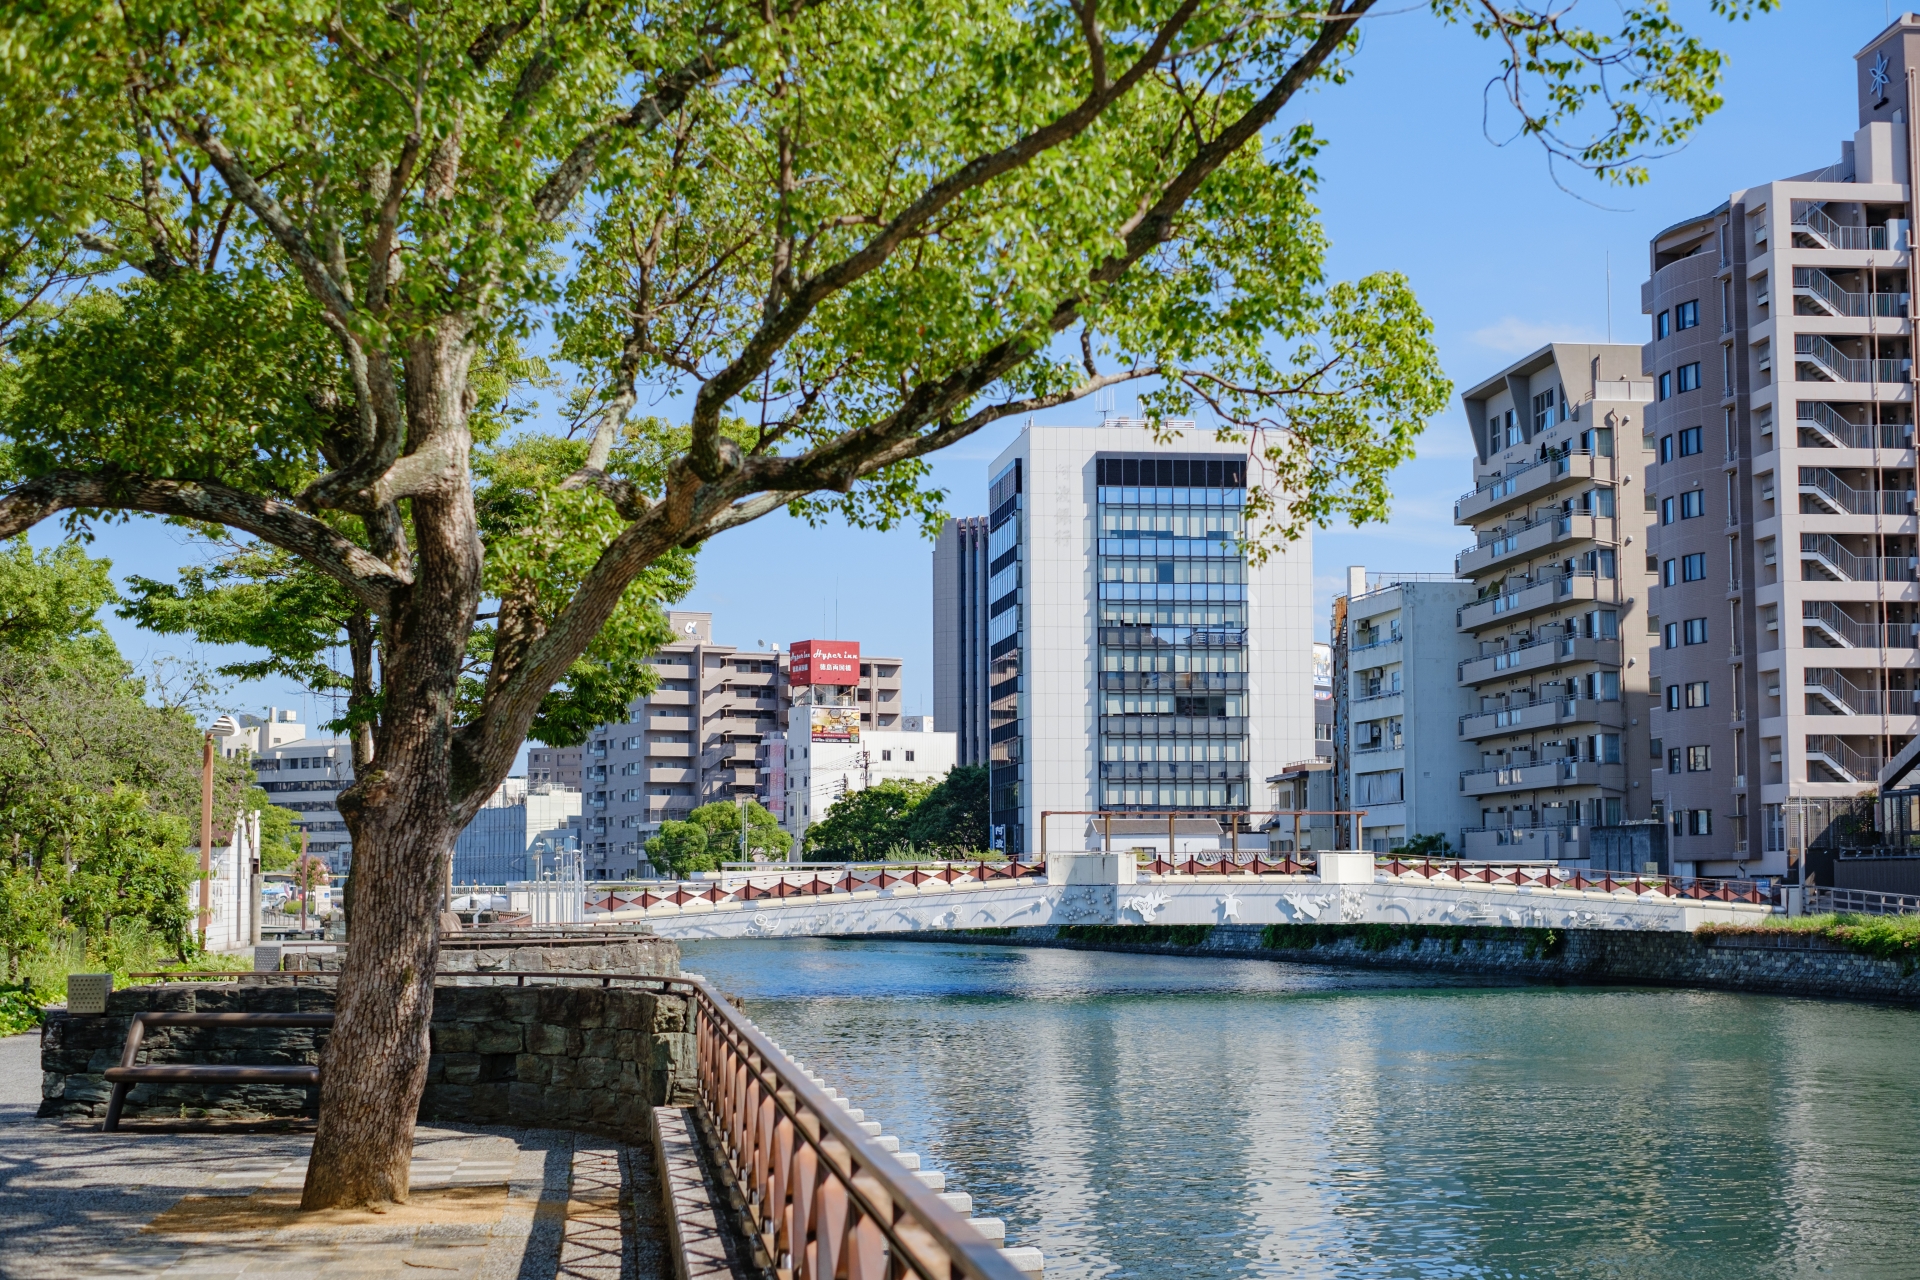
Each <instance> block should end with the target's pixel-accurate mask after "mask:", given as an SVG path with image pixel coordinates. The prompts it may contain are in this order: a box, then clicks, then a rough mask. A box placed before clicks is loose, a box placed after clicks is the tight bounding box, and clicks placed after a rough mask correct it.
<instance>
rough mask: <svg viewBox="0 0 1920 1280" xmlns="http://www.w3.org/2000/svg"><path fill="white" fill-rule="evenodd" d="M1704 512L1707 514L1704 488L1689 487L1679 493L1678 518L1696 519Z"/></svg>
mask: <svg viewBox="0 0 1920 1280" xmlns="http://www.w3.org/2000/svg"><path fill="white" fill-rule="evenodd" d="M1705 514H1707V491H1706V490H1705V489H1689V490H1687V491H1686V492H1685V493H1683V494H1681V495H1680V518H1681V519H1682V520H1697V519H1699V518H1700V517H1701V516H1703V515H1705Z"/></svg>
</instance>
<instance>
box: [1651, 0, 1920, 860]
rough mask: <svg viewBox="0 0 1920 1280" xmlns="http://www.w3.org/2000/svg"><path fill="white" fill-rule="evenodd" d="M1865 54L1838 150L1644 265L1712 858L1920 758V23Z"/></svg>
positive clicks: (1746, 194) (1682, 796) (1658, 442)
mask: <svg viewBox="0 0 1920 1280" xmlns="http://www.w3.org/2000/svg"><path fill="white" fill-rule="evenodd" d="M1854 61H1855V66H1854V77H1855V81H1856V84H1857V87H1858V98H1859V114H1858V121H1857V132H1854V133H1853V134H1852V137H1851V139H1850V140H1846V141H1843V142H1842V143H1841V148H1840V151H1841V154H1840V158H1839V161H1838V163H1835V164H1830V165H1828V166H1826V167H1824V168H1820V169H1816V170H1813V171H1811V172H1807V173H1802V174H1799V175H1797V176H1795V177H1791V178H1783V179H1780V180H1777V181H1773V182H1768V183H1764V184H1761V185H1759V186H1754V187H1749V188H1746V189H1744V190H1741V191H1736V192H1734V193H1732V194H1731V196H1730V197H1729V199H1728V200H1727V202H1726V203H1724V204H1722V205H1720V206H1719V207H1718V208H1716V209H1714V210H1712V211H1710V212H1707V213H1704V214H1701V215H1699V216H1697V217H1694V218H1690V219H1688V220H1687V221H1684V222H1681V223H1679V224H1676V225H1675V226H1672V227H1670V228H1668V229H1667V230H1665V231H1662V232H1661V233H1660V234H1659V235H1657V236H1655V237H1654V238H1653V241H1652V243H1651V245H1650V262H1649V268H1650V275H1651V278H1650V279H1649V280H1648V281H1647V282H1646V283H1645V284H1644V285H1643V286H1642V292H1641V305H1642V309H1643V310H1644V311H1645V312H1646V314H1647V316H1648V318H1649V322H1650V328H1651V333H1650V334H1649V341H1648V343H1647V345H1646V348H1645V353H1644V363H1643V368H1644V370H1645V373H1646V376H1648V377H1650V378H1652V379H1653V380H1654V383H1655V386H1656V388H1657V394H1658V399H1657V400H1656V402H1655V403H1654V404H1653V405H1651V406H1649V413H1648V418H1649V425H1650V432H1651V434H1652V436H1653V437H1654V440H1655V448H1656V459H1655V460H1654V461H1653V462H1652V464H1651V465H1649V467H1648V468H1647V470H1648V473H1649V476H1648V478H1649V482H1650V483H1649V485H1648V491H1649V493H1651V494H1653V495H1654V496H1655V498H1656V501H1657V504H1658V511H1659V520H1658V523H1657V524H1656V525H1655V526H1654V528H1653V530H1652V531H1651V536H1650V547H1649V549H1650V551H1651V552H1652V553H1653V554H1654V557H1655V559H1656V560H1657V561H1658V562H1659V564H1660V566H1661V574H1662V577H1661V581H1660V586H1659V589H1658V592H1657V602H1658V603H1657V606H1656V610H1655V612H1656V613H1657V614H1658V615H1659V621H1660V627H1661V637H1660V639H1661V645H1660V648H1659V649H1658V650H1657V651H1656V654H1655V661H1654V675H1655V676H1656V678H1657V681H1658V685H1659V688H1660V689H1661V690H1662V696H1661V698H1660V700H1659V706H1658V708H1657V709H1656V710H1655V712H1654V735H1653V736H1654V737H1655V738H1656V739H1658V740H1659V743H1660V746H1661V751H1660V752H1659V758H1657V759H1655V760H1653V761H1651V762H1650V773H1649V775H1648V776H1649V779H1650V781H1651V783H1652V787H1653V790H1654V794H1655V796H1656V797H1657V799H1658V800H1659V801H1660V804H1661V808H1662V810H1663V812H1664V815H1665V817H1666V819H1667V822H1668V834H1669V840H1670V842H1671V843H1670V848H1671V852H1672V857H1673V858H1674V859H1675V860H1676V862H1677V863H1678V864H1679V865H1680V866H1681V868H1682V869H1689V868H1691V869H1694V870H1697V872H1698V873H1700V874H1703V875H1729V876H1742V875H1777V874H1786V873H1788V872H1789V871H1790V870H1791V864H1792V859H1793V856H1794V855H1795V854H1797V852H1798V849H1799V847H1800V845H1801V842H1802V841H1803V839H1804V838H1806V837H1807V836H1808V835H1811V834H1815V833H1814V832H1812V831H1811V830H1810V829H1809V823H1808V821H1807V819H1808V815H1809V814H1810V813H1817V812H1818V811H1819V810H1820V808H1821V804H1822V802H1826V801H1835V800H1843V799H1845V798H1847V797H1853V796H1859V795H1864V794H1870V793H1871V792H1873V791H1874V790H1875V788H1876V787H1877V786H1880V785H1885V784H1887V783H1890V782H1892V781H1895V780H1896V778H1897V775H1898V774H1899V773H1901V772H1903V771H1904V769H1905V768H1906V767H1907V766H1908V765H1910V763H1911V757H1912V756H1913V754H1914V752H1913V750H1912V748H1911V745H1910V744H1912V743H1913V742H1914V732H1915V728H1916V720H1915V715H1914V712H1915V707H1914V696H1915V695H1914V692H1913V690H1914V688H1915V682H1916V680H1917V679H1920V651H1917V650H1916V648H1915V645H1916V628H1917V627H1920V585H1917V584H1916V583H1915V580H1914V579H1915V572H1914V564H1915V560H1914V556H1915V535H1916V532H1920V527H1917V526H1916V521H1915V515H1914V494H1913V490H1914V451H1913V319H1912V316H1913V297H1912V285H1911V281H1910V276H1909V271H1910V257H1911V248H1910V245H1911V235H1910V233H1911V228H1912V224H1913V216H1914V215H1913V198H1914V195H1913V188H1912V186H1911V184H1910V182H1909V179H1908V172H1909V168H1908V153H1909V148H1910V140H1911V137H1912V132H1913V125H1912V123H1911V122H1912V121H1913V120H1914V118H1915V113H1916V110H1920V102H1916V100H1915V95H1916V90H1915V89H1914V87H1913V86H1911V85H1910V84H1909V82H1908V76H1909V71H1908V68H1910V67H1916V68H1920V19H1916V18H1914V17H1913V16H1911V15H1908V16H1903V17H1902V18H1900V19H1899V20H1898V21H1896V22H1894V23H1893V24H1892V25H1891V26H1889V27H1888V28H1887V29H1886V30H1885V31H1883V32H1882V33H1881V34H1880V35H1879V36H1877V37H1876V38H1875V39H1874V40H1873V41H1871V42H1870V43H1869V44H1868V45H1867V46H1866V47H1865V48H1864V49H1862V50H1860V52H1859V53H1858V54H1857V55H1855V60H1854ZM1756 819H1757V821H1756ZM1812 825H1814V826H1818V825H1819V823H1818V822H1817V821H1816V822H1814V823H1813V824H1812Z"/></svg>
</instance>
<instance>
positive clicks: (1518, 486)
mask: <svg viewBox="0 0 1920 1280" xmlns="http://www.w3.org/2000/svg"><path fill="white" fill-rule="evenodd" d="M1596 473H1598V474H1600V475H1602V476H1603V477H1604V476H1605V473H1606V467H1605V465H1604V464H1599V463H1597V462H1596V459H1595V458H1594V456H1593V455H1592V454H1590V453H1566V454H1561V455H1560V456H1559V457H1555V458H1542V459H1541V460H1540V461H1538V462H1530V463H1528V464H1527V465H1526V466H1524V467H1521V468H1520V469H1519V470H1517V471H1515V472H1513V473H1512V474H1511V475H1507V476H1503V477H1501V478H1500V479H1498V480H1489V481H1487V482H1486V483H1485V484H1483V485H1481V486H1480V487H1479V488H1477V489H1475V490H1474V491H1473V492H1472V493H1465V494H1461V495H1460V497H1459V499H1458V500H1456V501H1455V502H1454V504H1453V522H1454V523H1455V524H1472V523H1474V522H1476V521H1479V520H1483V519H1486V518H1487V517H1489V516H1495V515H1498V514H1500V513H1501V512H1503V511H1511V510H1513V509H1514V508H1515V507H1522V506H1526V505H1527V504H1529V503H1532V502H1535V501H1537V500H1539V499H1540V498H1543V497H1545V496H1546V495H1548V494H1550V493H1557V492H1559V491H1560V490H1561V489H1569V488H1572V487H1573V486H1575V485H1578V484H1583V483H1586V482H1588V481H1591V480H1592V479H1593V478H1594V476H1595V474H1596Z"/></svg>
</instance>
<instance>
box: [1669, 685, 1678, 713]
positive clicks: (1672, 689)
mask: <svg viewBox="0 0 1920 1280" xmlns="http://www.w3.org/2000/svg"><path fill="white" fill-rule="evenodd" d="M1679 709H1680V686H1679V685H1677V684H1670V685H1668V686H1667V710H1669V711H1678V710H1679Z"/></svg>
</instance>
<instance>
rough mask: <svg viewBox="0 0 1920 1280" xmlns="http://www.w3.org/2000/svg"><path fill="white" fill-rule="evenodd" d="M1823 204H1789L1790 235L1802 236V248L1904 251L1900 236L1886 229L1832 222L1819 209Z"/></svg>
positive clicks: (1820, 201) (1821, 208)
mask: <svg viewBox="0 0 1920 1280" xmlns="http://www.w3.org/2000/svg"><path fill="white" fill-rule="evenodd" d="M1825 204H1826V201H1824V200H1819V201H1808V200H1795V201H1794V202H1793V222H1792V227H1791V230H1792V233H1793V234H1794V235H1795V236H1804V237H1805V238H1806V240H1807V245H1806V246H1805V247H1809V248H1814V249H1828V250H1839V249H1851V250H1855V251H1859V250H1869V251H1873V250H1877V251H1879V252H1882V253H1892V254H1895V255H1896V256H1897V255H1900V254H1903V253H1905V252H1906V248H1907V246H1906V244H1905V243H1903V240H1902V237H1900V236H1898V235H1895V234H1894V233H1893V232H1892V231H1891V230H1890V229H1889V228H1887V227H1886V226H1884V225H1883V226H1878V227H1869V226H1849V225H1847V224H1845V223H1841V222H1836V221H1834V219H1833V218H1832V216H1831V215H1829V214H1828V213H1827V211H1826V209H1825V208H1824V207H1823V206H1824V205H1825Z"/></svg>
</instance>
